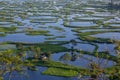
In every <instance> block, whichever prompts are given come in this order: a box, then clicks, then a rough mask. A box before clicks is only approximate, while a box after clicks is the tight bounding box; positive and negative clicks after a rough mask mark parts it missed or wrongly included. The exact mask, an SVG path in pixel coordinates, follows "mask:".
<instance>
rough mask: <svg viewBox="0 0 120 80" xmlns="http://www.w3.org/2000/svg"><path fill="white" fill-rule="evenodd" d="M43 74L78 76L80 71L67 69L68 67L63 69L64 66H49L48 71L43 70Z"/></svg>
mask: <svg viewBox="0 0 120 80" xmlns="http://www.w3.org/2000/svg"><path fill="white" fill-rule="evenodd" d="M42 74H48V75H53V76H63V77H72V76H76V75H77V74H78V72H77V71H74V70H67V69H62V68H48V69H47V70H46V71H44V72H42Z"/></svg>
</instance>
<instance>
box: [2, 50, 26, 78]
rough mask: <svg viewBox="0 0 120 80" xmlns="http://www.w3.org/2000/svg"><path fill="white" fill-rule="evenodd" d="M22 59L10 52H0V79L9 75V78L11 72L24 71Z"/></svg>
mask: <svg viewBox="0 0 120 80" xmlns="http://www.w3.org/2000/svg"><path fill="white" fill-rule="evenodd" d="M22 57H23V56H20V55H19V54H16V53H15V52H14V51H12V50H7V51H3V52H0V67H1V69H0V77H3V75H6V74H7V73H9V76H8V77H9V78H11V76H12V75H11V74H12V72H13V71H18V72H21V71H22V70H24V64H23V60H22Z"/></svg>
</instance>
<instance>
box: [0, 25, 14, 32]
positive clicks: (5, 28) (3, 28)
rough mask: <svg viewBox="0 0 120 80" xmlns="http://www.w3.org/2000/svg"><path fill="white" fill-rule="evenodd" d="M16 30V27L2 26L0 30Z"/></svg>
mask: <svg viewBox="0 0 120 80" xmlns="http://www.w3.org/2000/svg"><path fill="white" fill-rule="evenodd" d="M15 30H16V27H14V26H11V27H0V32H14V31H15Z"/></svg>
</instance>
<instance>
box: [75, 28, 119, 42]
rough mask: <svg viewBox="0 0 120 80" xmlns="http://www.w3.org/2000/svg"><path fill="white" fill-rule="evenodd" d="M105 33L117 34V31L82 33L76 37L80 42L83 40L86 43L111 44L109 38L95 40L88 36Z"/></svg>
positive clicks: (95, 38)
mask: <svg viewBox="0 0 120 80" xmlns="http://www.w3.org/2000/svg"><path fill="white" fill-rule="evenodd" d="M106 32H119V31H114V30H110V31H90V32H82V33H79V34H77V35H78V36H79V38H80V39H81V40H85V41H88V42H98V43H112V40H111V39H109V38H97V37H93V36H90V35H94V34H99V33H106ZM113 41H114V40H113Z"/></svg>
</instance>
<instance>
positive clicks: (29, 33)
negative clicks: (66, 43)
mask: <svg viewBox="0 0 120 80" xmlns="http://www.w3.org/2000/svg"><path fill="white" fill-rule="evenodd" d="M26 34H27V35H44V36H52V34H49V31H47V30H46V31H45V30H34V31H27V33H26Z"/></svg>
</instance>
